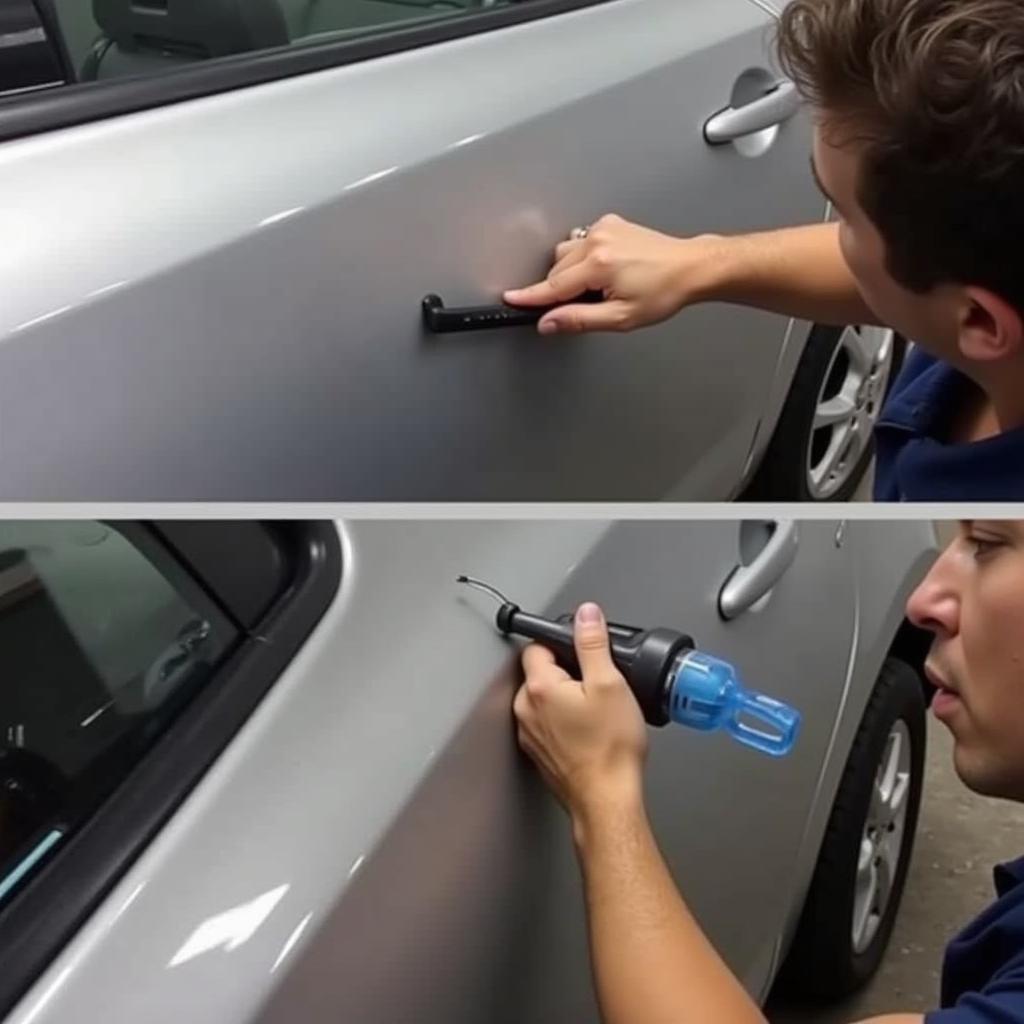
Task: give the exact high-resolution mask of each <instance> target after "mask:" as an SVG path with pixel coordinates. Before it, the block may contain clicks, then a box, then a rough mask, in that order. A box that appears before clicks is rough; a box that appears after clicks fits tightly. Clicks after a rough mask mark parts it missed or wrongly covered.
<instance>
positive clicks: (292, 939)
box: [270, 913, 313, 974]
mask: <svg viewBox="0 0 1024 1024" xmlns="http://www.w3.org/2000/svg"><path fill="white" fill-rule="evenodd" d="M312 916H313V915H312V913H309V914H307V915H306V916H305V917H304V918H303V919H302V920H301V921H300V922H299V923H298V924H297V925H296V926H295V930H294V931H293V932H292V933H291V935H289V936H288V941H287V942H286V943H285V944H284V946H282V947H281V952H280V953H278V954H277V959H276V960H275V961H274V966H273V967H271V968H270V973H271V974H273V973H274V971H276V970H277V969H278V967H280V966H281V962H282V961H283V960H284V958H285V957H286V956H287V955H288V954H289V953H290V952H291V951H292V946H294V945H295V943H296V942H298V941H299V936H300V935H301V934H302V933H303V931H305V929H306V925H307V924H309V922H310V919H311V918H312Z"/></svg>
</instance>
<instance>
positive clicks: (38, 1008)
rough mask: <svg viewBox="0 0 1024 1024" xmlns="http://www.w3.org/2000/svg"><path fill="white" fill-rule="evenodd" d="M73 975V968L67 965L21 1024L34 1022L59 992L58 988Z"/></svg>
mask: <svg viewBox="0 0 1024 1024" xmlns="http://www.w3.org/2000/svg"><path fill="white" fill-rule="evenodd" d="M70 976H71V968H70V967H65V968H64V970H63V971H61V972H60V974H58V975H57V977H56V978H54V979H53V981H52V982H51V983H50V985H49V986H48V987H47V989H46V991H45V992H43V994H42V995H41V996H40V997H39V999H38V1000H37V1001H36V1005H35V1006H33V1007H32V1009H31V1010H29V1011H28V1015H27V1016H25V1017H24V1018H22V1022H21V1024H32V1021H34V1020H35V1019H36V1017H38V1016H39V1014H41V1013H42V1012H43V1010H45V1009H46V1004H47V1003H49V1001H50V1000H51V999H52V998H53V997H54V996H55V995H56V994H57V990H58V989H59V988H60V987H61V985H63V984H64V982H65V981H67V980H68V978H69V977H70Z"/></svg>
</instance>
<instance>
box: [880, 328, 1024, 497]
mask: <svg viewBox="0 0 1024 1024" xmlns="http://www.w3.org/2000/svg"><path fill="white" fill-rule="evenodd" d="M975 388H976V385H975V384H974V383H972V382H971V381H970V380H969V379H968V378H967V377H965V376H964V375H963V374H962V373H961V372H960V371H959V370H956V369H954V368H953V367H952V366H950V365H949V364H948V363H944V362H942V361H941V360H939V359H936V358H935V357H934V356H930V355H928V354H927V353H925V352H922V351H921V350H920V349H918V348H914V349H913V350H911V352H910V354H909V355H908V356H907V361H906V362H905V363H904V365H903V369H902V370H901V371H900V373H899V376H898V377H897V378H896V380H895V382H894V383H893V386H892V391H891V392H890V393H889V398H888V400H887V401H886V403H885V406H884V408H883V409H882V413H881V416H880V417H879V421H878V424H877V425H876V427H875V442H876V451H877V457H876V460H875V495H874V496H875V501H1024V427H1018V428H1015V429H1013V430H1007V431H1005V432H1004V433H1002V434H997V435H996V436H995V437H989V438H985V439H984V440H983V441H972V442H970V443H969V444H947V443H946V438H947V437H948V436H949V433H950V430H951V427H952V425H953V421H954V419H955V417H956V415H957V413H958V412H959V411H961V410H962V409H963V406H964V403H965V402H966V401H968V400H969V399H970V397H971V391H972V389H975Z"/></svg>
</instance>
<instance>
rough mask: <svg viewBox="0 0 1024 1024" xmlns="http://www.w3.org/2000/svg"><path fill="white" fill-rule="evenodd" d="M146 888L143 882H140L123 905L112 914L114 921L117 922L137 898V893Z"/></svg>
mask: <svg viewBox="0 0 1024 1024" xmlns="http://www.w3.org/2000/svg"><path fill="white" fill-rule="evenodd" d="M145 888H146V883H145V882H140V883H139V884H138V885H137V886H135V888H134V889H132V891H131V892H130V893H129V895H128V897H127V899H125V901H124V903H122V904H121V906H119V907H118V908H117V913H116V914H114V920H115V921H117V920H118V919H119V918H120V917H121V915H122V914H123V913H124V912H125V911H126V910H127V909H128V908H129V907H130V906H131V905H132V904H133V903H134V902H135V901H136V900H137V899H138V898H139V893H140V892H142V890H143V889H145Z"/></svg>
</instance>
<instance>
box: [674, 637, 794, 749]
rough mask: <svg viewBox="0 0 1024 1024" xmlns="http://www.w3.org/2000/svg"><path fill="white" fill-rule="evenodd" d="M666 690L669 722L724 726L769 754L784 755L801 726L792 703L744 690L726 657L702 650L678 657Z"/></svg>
mask: <svg viewBox="0 0 1024 1024" xmlns="http://www.w3.org/2000/svg"><path fill="white" fill-rule="evenodd" d="M665 695H666V701H667V704H668V707H667V711H668V716H669V718H670V719H671V720H672V721H673V722H676V723H678V724H679V725H688V726H689V727H690V728H691V729H700V730H701V731H702V732H714V731H715V730H716V729H724V730H725V731H726V732H727V733H729V735H730V736H732V737H733V739H736V740H739V742H740V743H745V744H746V745H747V746H748V747H753V748H754V749H755V750H760V751H761V752H762V753H763V754H771V755H772V757H783V756H784V755H785V754H788V753H789V752H790V751H791V750H792V749H793V744H794V743H795V742H796V737H797V733H799V731H800V712H799V711H797V710H796V708H792V707H790V706H789V705H788V704H783V703H782V701H779V700H775V698H774V697H768V696H766V695H765V694H763V693H757V692H755V691H754V690H747V689H745V688H744V687H743V686H741V685H740V682H739V680H738V679H737V678H736V670H735V669H734V668H733V667H732V665H730V664H729V662H727V661H722V659H721V658H715V657H712V655H710V654H704V653H703V652H702V651H693V650H691V651H686V652H684V653H683V654H680V655H678V656H677V657H676V660H675V663H674V664H673V666H672V669H671V670H670V673H669V679H668V683H667V686H666V688H665Z"/></svg>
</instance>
